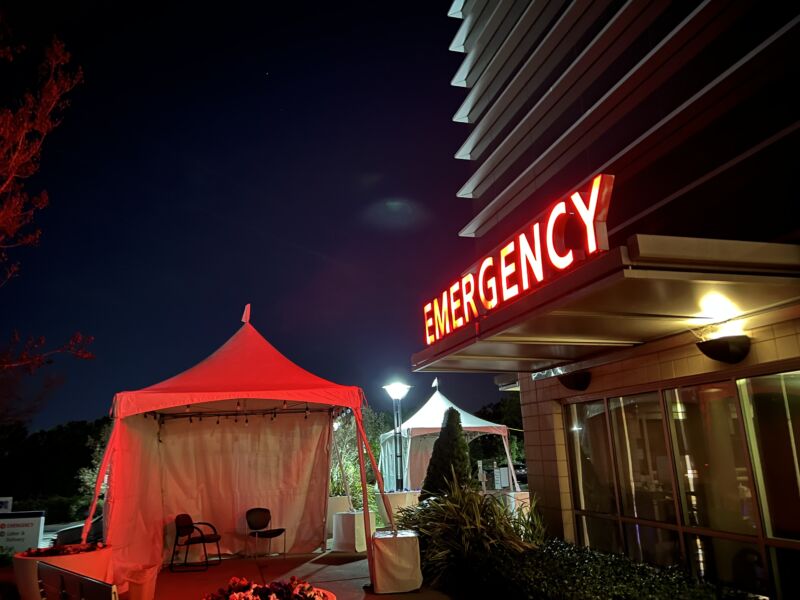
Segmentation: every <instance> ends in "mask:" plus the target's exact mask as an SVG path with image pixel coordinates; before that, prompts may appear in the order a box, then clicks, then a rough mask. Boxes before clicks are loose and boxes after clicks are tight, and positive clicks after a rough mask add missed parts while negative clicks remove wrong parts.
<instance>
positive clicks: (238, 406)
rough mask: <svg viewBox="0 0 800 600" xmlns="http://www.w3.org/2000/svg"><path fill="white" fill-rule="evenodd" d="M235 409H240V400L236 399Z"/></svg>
mask: <svg viewBox="0 0 800 600" xmlns="http://www.w3.org/2000/svg"><path fill="white" fill-rule="evenodd" d="M236 410H242V402H241V400H237V401H236Z"/></svg>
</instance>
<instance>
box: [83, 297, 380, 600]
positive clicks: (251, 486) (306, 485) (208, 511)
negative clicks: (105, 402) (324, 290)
mask: <svg viewBox="0 0 800 600" xmlns="http://www.w3.org/2000/svg"><path fill="white" fill-rule="evenodd" d="M249 312H250V311H249V305H248V307H247V309H246V310H245V315H244V317H243V319H242V320H243V321H244V325H243V326H242V327H241V328H240V329H239V330H238V331H237V332H236V334H234V335H233V337H231V338H230V339H229V340H228V341H227V342H226V343H225V344H224V345H223V346H222V347H220V348H219V349H218V350H217V351H216V352H215V353H214V354H212V355H211V356H209V357H208V358H206V359H205V360H204V361H202V362H200V363H199V364H197V365H195V366H194V367H192V368H190V369H188V370H186V371H184V372H183V373H180V374H179V375H176V376H175V377H172V378H170V379H167V380H166V381H162V382H161V383H158V384H155V385H152V386H149V387H147V388H144V389H141V390H136V391H130V392H120V393H118V394H117V395H116V396H115V397H114V405H113V417H114V426H113V430H112V433H111V438H110V439H109V442H108V445H107V447H106V451H105V454H104V457H103V462H102V465H101V467H100V471H99V474H98V478H97V484H96V487H95V501H94V502H93V503H92V509H91V511H90V514H89V518H88V519H87V521H86V524H85V526H84V532H83V536H84V537H83V539H84V541H85V539H86V534H87V533H88V529H89V526H90V524H91V519H92V514H91V513H93V511H94V508H95V506H96V499H97V495H98V494H99V492H100V489H101V486H102V482H103V480H104V476H105V474H106V472H109V473H110V475H109V479H108V493H107V497H106V503H105V507H104V518H105V533H106V540H107V542H108V543H109V545H110V547H111V551H112V555H111V561H112V567H113V571H114V583H116V584H118V585H121V584H123V583H133V584H138V585H140V586H142V589H143V590H146V591H144V592H142V596H143V597H144V598H145V600H148V599H150V598H152V595H153V593H154V584H155V578H156V575H157V573H158V571H159V569H160V568H161V566H162V564H165V563H169V560H170V558H171V553H172V543H173V539H174V535H175V528H174V519H175V515H177V514H179V513H189V514H190V515H191V516H192V517H193V518H195V519H196V520H198V521H209V522H211V523H213V524H214V525H215V526H216V527H217V529H218V531H219V533H220V534H221V535H222V539H221V541H220V547H221V550H222V552H223V553H231V554H235V553H239V552H242V551H243V550H245V548H246V546H247V540H248V535H247V526H246V523H245V511H246V510H247V509H248V508H252V507H256V506H266V507H268V508H269V509H270V510H271V511H272V521H273V523H272V524H273V526H274V527H283V528H285V529H286V534H285V536H286V547H287V549H288V551H289V552H293V553H308V552H312V551H313V550H315V549H316V548H319V547H324V543H325V515H326V502H327V499H328V480H329V473H330V453H329V452H330V441H331V436H332V429H333V428H332V422H333V418H334V416H335V414H336V413H337V411H338V410H340V409H342V408H349V409H350V410H352V411H353V414H354V416H355V419H356V424H357V426H358V438H357V444H358V447H359V452H358V458H359V463H360V465H359V466H360V471H361V481H362V486H363V488H364V503H365V504H366V502H367V496H366V485H365V484H366V477H365V471H364V456H363V452H362V445H363V448H364V449H365V450H366V451H367V452H368V453H369V457H370V459H371V460H372V463H373V466H374V465H375V463H374V459H373V458H372V453H371V451H370V450H369V445H368V444H367V443H366V434H365V433H364V429H363V425H362V421H361V405H362V400H363V392H362V391H361V390H360V389H359V388H357V387H354V386H344V385H338V384H336V383H333V382H330V381H327V380H325V379H322V378H321V377H318V376H316V375H314V374H312V373H309V372H308V371H306V370H305V369H303V368H301V367H299V366H298V365H296V364H294V363H293V362H291V361H290V360H289V359H287V358H286V357H285V356H283V355H282V354H281V353H280V352H278V351H277V350H276V349H275V348H274V347H273V346H272V345H270V343H269V342H267V340H265V339H264V338H263V337H262V336H261V334H259V333H258V331H256V329H255V328H254V327H253V326H252V325H250V323H249ZM376 476H377V478H378V485H379V487H380V486H381V479H380V473H379V472H378V471H377V469H376ZM366 519H368V517H365V520H366ZM367 523H368V521H365V526H366V525H367ZM367 552H368V559H369V561H370V563H371V562H372V554H371V553H372V550H371V547H370V546H369V545H368V547H367Z"/></svg>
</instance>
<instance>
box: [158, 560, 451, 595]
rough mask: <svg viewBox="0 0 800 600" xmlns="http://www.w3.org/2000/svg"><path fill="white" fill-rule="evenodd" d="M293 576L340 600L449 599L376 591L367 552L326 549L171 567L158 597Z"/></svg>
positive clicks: (429, 592) (162, 575)
mask: <svg viewBox="0 0 800 600" xmlns="http://www.w3.org/2000/svg"><path fill="white" fill-rule="evenodd" d="M292 575H294V576H296V577H299V578H300V579H303V580H305V581H308V582H309V583H311V584H313V585H314V586H315V587H319V588H322V589H325V590H328V591H329V592H332V593H334V594H335V595H336V598H337V600H362V599H367V598H372V599H375V600H377V599H384V600H392V599H393V598H395V599H406V600H448V599H449V596H446V595H445V594H442V593H441V592H438V591H436V590H430V589H427V588H423V589H422V590H419V591H416V592H409V593H406V594H380V595H378V594H373V593H371V592H368V591H367V590H365V589H364V587H363V586H364V585H366V584H368V583H369V571H368V568H367V560H366V558H365V556H364V554H350V553H346V552H326V553H325V554H308V555H299V556H289V557H287V558H285V559H283V558H280V557H270V558H258V559H244V558H231V559H227V560H223V561H222V564H221V565H219V566H213V567H209V569H208V571H201V572H192V573H171V572H170V571H169V569H164V570H163V571H161V573H160V574H159V576H158V582H157V584H156V600H174V599H175V598H181V599H183V598H186V599H197V600H200V599H201V598H202V597H203V595H205V594H207V593H210V592H213V591H215V590H217V589H218V588H220V587H223V586H225V585H227V583H228V581H229V580H230V579H231V577H246V578H248V579H250V580H251V581H255V582H256V583H262V584H263V583H267V582H269V581H274V580H276V579H288V578H289V577H291V576H292Z"/></svg>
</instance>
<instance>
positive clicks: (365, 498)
mask: <svg viewBox="0 0 800 600" xmlns="http://www.w3.org/2000/svg"><path fill="white" fill-rule="evenodd" d="M353 412H354V414H355V417H356V423H358V424H359V425H360V423H361V409H360V408H359V409H358V410H356V411H353ZM361 430H362V428H361V427H359V431H361ZM362 441H363V440H362V439H361V437H360V436H356V443H357V445H358V466H359V470H360V471H361V501H362V502H363V504H362V506H361V514H362V515H363V516H364V538H365V540H364V541H365V542H366V544H367V564H368V565H369V579H370V582H371V583H372V585H374V584H375V577H374V564H373V562H372V561H373V558H372V520H371V519H370V514H369V495H368V492H367V470H366V468H365V466H364V454H363V450H362V448H361V443H362ZM364 443H365V445H366V446H369V444H368V443H367V442H364Z"/></svg>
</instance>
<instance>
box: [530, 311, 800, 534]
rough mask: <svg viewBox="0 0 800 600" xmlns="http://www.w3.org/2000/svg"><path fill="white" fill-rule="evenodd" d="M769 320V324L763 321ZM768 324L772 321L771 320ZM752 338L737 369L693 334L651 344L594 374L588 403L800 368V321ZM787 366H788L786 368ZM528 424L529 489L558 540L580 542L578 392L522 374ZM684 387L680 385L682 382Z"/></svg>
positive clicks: (759, 332)
mask: <svg viewBox="0 0 800 600" xmlns="http://www.w3.org/2000/svg"><path fill="white" fill-rule="evenodd" d="M762 320H763V319H762ZM767 320H768V319H767ZM747 334H748V335H749V336H750V338H751V343H752V346H751V350H750V354H749V355H748V356H747V358H745V360H744V361H742V362H741V363H739V364H738V365H736V366H735V367H731V365H726V364H724V363H720V362H717V361H714V360H711V359H710V358H707V357H706V356H704V355H703V354H702V353H701V352H700V351H699V350H698V349H697V346H696V344H695V342H696V338H695V337H694V336H693V335H692V334H688V333H687V334H682V335H680V336H675V337H673V338H669V339H666V340H660V341H658V342H653V343H650V344H645V345H643V346H641V347H639V348H638V349H636V351H635V353H634V354H635V356H634V357H632V358H627V359H625V360H619V361H616V362H613V363H609V364H606V365H602V366H599V367H595V368H592V369H591V373H592V382H591V385H590V386H589V388H588V389H587V390H586V391H585V392H581V393H580V394H581V396H582V397H587V399H588V397H592V396H594V397H595V398H602V397H604V396H605V395H607V392H609V391H615V392H617V391H623V392H624V388H636V387H637V386H645V387H647V386H652V389H655V388H658V387H660V386H661V385H663V382H665V381H668V380H673V379H679V378H683V377H693V376H704V375H708V376H709V377H713V376H714V374H715V373H718V374H720V376H723V374H722V373H720V372H722V371H726V373H725V374H724V376H725V377H729V376H731V371H732V369H733V370H736V371H743V372H744V371H746V370H747V369H749V368H751V367H756V366H759V365H765V364H766V365H768V363H776V368H779V366H780V365H778V364H777V363H778V361H787V360H788V361H790V363H791V361H793V360H794V361H798V364H797V365H795V366H794V367H793V368H800V319H792V320H789V321H783V322H779V323H774V324H769V325H763V326H760V327H758V328H755V329H750V330H747ZM781 364H782V365H784V366H785V363H781ZM519 383H520V398H521V403H522V420H523V427H524V428H525V454H526V457H527V463H528V487H529V489H530V491H531V492H532V493H534V492H535V493H536V495H537V497H538V506H539V509H540V511H541V513H542V515H543V517H544V519H545V521H546V523H547V527H548V530H549V532H550V533H551V534H552V535H557V536H560V537H563V538H564V539H567V540H570V541H574V540H575V531H574V522H573V518H572V512H571V511H572V499H571V495H570V484H569V471H568V455H567V448H566V436H565V430H564V422H563V409H562V405H563V401H564V400H566V399H568V398H571V397H574V396H575V394H576V392H574V391H571V390H569V389H567V388H565V387H564V386H563V385H561V383H560V382H559V381H558V379H556V378H550V379H543V380H538V381H533V380H532V379H531V376H530V374H529V373H520V374H519ZM676 383H680V382H676Z"/></svg>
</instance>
